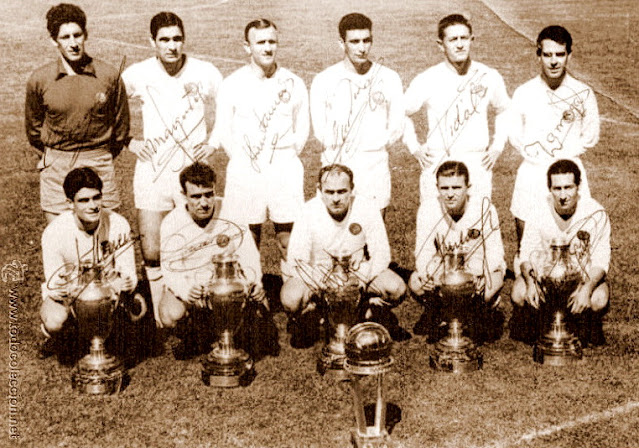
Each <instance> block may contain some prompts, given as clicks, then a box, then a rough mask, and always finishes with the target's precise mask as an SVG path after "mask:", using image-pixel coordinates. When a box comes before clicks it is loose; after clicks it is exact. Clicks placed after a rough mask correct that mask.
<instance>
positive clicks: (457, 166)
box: [435, 160, 470, 186]
mask: <svg viewBox="0 0 639 448" xmlns="http://www.w3.org/2000/svg"><path fill="white" fill-rule="evenodd" d="M456 176H463V177H464V179H465V180H466V186H469V185H470V174H469V173H468V167H467V166H466V165H465V164H464V163H463V162H458V161H456V160H447V161H446V162H444V163H442V164H441V165H439V168H437V173H436V174H435V179H437V180H439V178H440V177H456Z"/></svg>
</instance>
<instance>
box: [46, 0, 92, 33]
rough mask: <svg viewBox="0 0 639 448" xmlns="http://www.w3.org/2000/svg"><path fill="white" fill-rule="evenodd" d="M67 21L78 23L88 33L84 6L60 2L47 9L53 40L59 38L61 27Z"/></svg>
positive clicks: (48, 23) (48, 25)
mask: <svg viewBox="0 0 639 448" xmlns="http://www.w3.org/2000/svg"><path fill="white" fill-rule="evenodd" d="M65 23H77V24H78V26H79V27H80V28H81V29H82V32H83V33H84V34H86V33H87V16H86V14H85V13H84V11H82V8H80V7H79V6H76V5H72V4H71V3H60V4H59V5H56V6H52V7H51V8H50V9H49V11H47V30H48V31H49V34H50V35H51V38H52V39H53V40H55V39H57V38H58V33H59V32H60V27H61V26H62V25H64V24H65Z"/></svg>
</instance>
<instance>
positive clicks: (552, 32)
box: [537, 25, 572, 56]
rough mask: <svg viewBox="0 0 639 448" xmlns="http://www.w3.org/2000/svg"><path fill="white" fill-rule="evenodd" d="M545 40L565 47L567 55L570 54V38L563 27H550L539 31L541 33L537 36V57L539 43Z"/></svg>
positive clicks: (539, 47) (539, 53) (539, 51)
mask: <svg viewBox="0 0 639 448" xmlns="http://www.w3.org/2000/svg"><path fill="white" fill-rule="evenodd" d="M545 39H550V40H552V41H553V42H557V43H558V44H560V45H565V46H566V51H567V52H568V54H570V53H571V52H572V36H571V35H570V33H569V32H568V30H567V29H566V28H564V27H563V26H560V25H550V26H547V27H546V28H544V29H543V30H541V33H539V36H537V56H541V42H542V41H543V40H545Z"/></svg>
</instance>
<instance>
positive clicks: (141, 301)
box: [127, 293, 148, 322]
mask: <svg viewBox="0 0 639 448" xmlns="http://www.w3.org/2000/svg"><path fill="white" fill-rule="evenodd" d="M133 302H137V303H138V305H139V306H140V312H139V313H137V314H135V313H134V312H133V311H132V310H131V308H129V309H127V313H128V315H129V319H131V322H137V321H139V320H140V319H142V318H143V317H144V315H145V314H146V312H147V309H148V307H147V306H146V300H144V297H142V295H140V294H139V293H135V294H134V295H133Z"/></svg>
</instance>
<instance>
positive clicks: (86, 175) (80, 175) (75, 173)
mask: <svg viewBox="0 0 639 448" xmlns="http://www.w3.org/2000/svg"><path fill="white" fill-rule="evenodd" d="M83 188H95V189H96V190H98V191H100V192H102V179H100V176H98V173H96V172H95V171H94V170H93V168H89V167H88V166H83V167H81V168H74V169H72V170H71V171H69V174H67V176H66V177H65V178H64V182H63V183H62V189H63V190H64V195H65V196H66V197H67V198H68V199H69V200H70V201H73V199H74V198H75V195H76V194H77V193H78V191H80V190H82V189H83Z"/></svg>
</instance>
